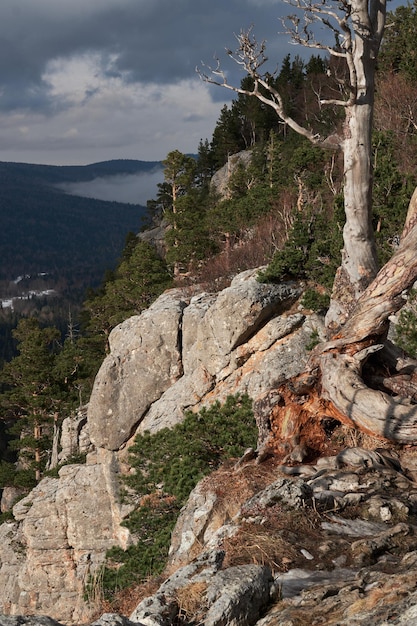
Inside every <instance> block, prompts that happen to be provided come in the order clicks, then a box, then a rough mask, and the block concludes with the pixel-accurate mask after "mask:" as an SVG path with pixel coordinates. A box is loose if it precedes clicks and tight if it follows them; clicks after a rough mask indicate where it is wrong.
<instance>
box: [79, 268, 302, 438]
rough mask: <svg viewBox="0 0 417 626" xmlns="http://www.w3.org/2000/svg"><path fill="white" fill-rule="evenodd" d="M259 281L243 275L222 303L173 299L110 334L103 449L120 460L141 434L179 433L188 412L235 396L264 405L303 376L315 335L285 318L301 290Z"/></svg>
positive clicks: (99, 425)
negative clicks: (119, 453)
mask: <svg viewBox="0 0 417 626" xmlns="http://www.w3.org/2000/svg"><path fill="white" fill-rule="evenodd" d="M257 274H258V270H249V271H246V272H243V273H242V274H239V275H238V276H236V277H235V278H234V280H233V281H232V283H231V285H230V287H228V288H227V289H225V290H223V291H222V292H220V293H219V294H205V293H203V294H199V295H198V296H195V297H193V298H191V300H190V301H189V300H187V298H186V297H184V294H182V292H181V291H180V290H171V291H168V292H166V293H165V294H163V295H162V296H161V297H160V298H158V300H157V301H156V302H154V304H153V305H152V306H151V307H150V308H149V309H148V310H147V311H145V312H144V313H142V314H141V315H140V316H135V317H132V318H130V319H129V320H126V321H125V322H123V323H122V324H120V325H119V326H117V327H116V328H115V329H114V330H113V331H112V333H111V334H110V354H109V356H108V357H107V358H106V359H105V360H104V362H103V364H102V366H101V368H100V371H99V373H98V374H97V377H96V380H95V383H94V388H93V392H92V394H91V398H90V402H89V407H88V430H89V434H90V438H91V441H92V442H93V443H94V444H95V446H97V447H102V448H107V449H109V450H117V449H119V448H120V447H121V446H123V445H124V444H125V443H126V442H127V441H128V440H129V438H130V437H131V436H132V435H133V433H134V431H135V430H136V429H137V430H138V431H139V432H143V431H145V430H149V431H150V432H156V431H157V430H159V429H160V428H164V427H167V426H168V427H171V426H173V425H174V424H176V423H178V422H179V421H181V420H182V419H183V412H184V410H185V409H188V408H195V409H198V408H199V407H200V406H201V405H203V404H208V403H212V402H213V401H214V400H215V399H216V398H218V399H219V400H224V399H225V398H226V396H227V395H230V394H235V393H237V392H241V393H244V392H246V393H248V394H249V395H251V396H253V397H256V396H257V395H259V394H260V393H262V392H263V391H265V389H269V388H270V387H271V385H272V384H273V382H274V381H276V380H277V377H280V376H281V377H283V378H285V377H286V376H287V375H288V376H289V375H291V374H292V373H294V372H297V371H299V369H300V368H301V367H302V365H303V363H304V362H305V360H306V353H305V343H306V338H307V337H308V335H309V333H311V329H310V328H308V327H306V328H305V329H304V331H303V330H302V324H303V321H304V316H302V315H301V314H299V313H296V314H293V315H290V316H288V315H285V312H286V310H287V309H288V308H289V307H290V306H291V305H292V304H293V303H294V301H295V300H296V299H297V298H298V297H299V296H300V295H301V289H300V288H299V287H298V286H297V285H296V284H292V283H284V284H280V285H264V284H261V283H259V282H258V281H257V280H256V276H257ZM297 330H299V332H298V339H295V338H294V335H295V334H296V332H297ZM288 336H291V339H288V340H287V341H286V340H285V337H288ZM290 343H291V345H290ZM260 361H261V362H260Z"/></svg>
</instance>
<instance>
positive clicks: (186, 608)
mask: <svg viewBox="0 0 417 626" xmlns="http://www.w3.org/2000/svg"><path fill="white" fill-rule="evenodd" d="M206 591H207V584H206V583H204V582H196V583H190V584H189V585H186V586H185V587H181V588H180V589H177V591H176V601H177V604H178V612H179V617H180V619H181V620H182V621H185V622H188V621H190V620H192V621H193V623H197V624H198V623H200V621H201V620H202V618H203V616H204V613H205V612H206V611H207V603H206Z"/></svg>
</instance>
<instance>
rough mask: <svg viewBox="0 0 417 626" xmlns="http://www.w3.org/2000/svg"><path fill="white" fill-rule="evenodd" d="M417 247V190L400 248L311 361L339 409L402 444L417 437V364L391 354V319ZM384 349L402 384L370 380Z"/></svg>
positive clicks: (409, 280)
mask: <svg viewBox="0 0 417 626" xmlns="http://www.w3.org/2000/svg"><path fill="white" fill-rule="evenodd" d="M416 249H417V189H416V190H415V191H414V194H413V196H412V198H411V201H410V205H409V209H408V214H407V218H406V223H405V226H404V230H403V234H402V238H401V242H400V245H399V247H398V250H397V251H396V253H395V254H394V255H393V257H392V258H391V259H390V261H388V263H387V264H386V265H385V266H384V267H383V268H382V269H381V270H380V271H379V273H378V274H377V276H376V277H375V279H374V281H373V282H372V283H371V284H370V285H369V286H368V288H367V289H366V290H365V291H364V292H363V294H362V295H361V296H360V298H359V300H358V301H357V304H356V306H355V308H354V309H353V311H352V314H351V316H350V318H349V320H348V321H347V322H346V323H345V325H344V326H343V328H342V329H341V330H340V332H339V333H338V334H337V335H335V337H334V338H333V339H332V340H331V341H329V342H327V343H325V344H324V345H321V346H318V348H317V351H316V353H315V354H313V355H312V358H311V362H310V367H311V368H312V369H313V368H315V367H319V369H320V372H321V395H322V398H323V399H325V400H327V401H330V402H331V403H332V404H333V406H334V407H335V409H336V412H338V413H340V414H341V415H344V416H346V417H347V418H348V420H349V421H350V422H351V424H352V425H353V426H355V427H357V428H359V429H361V430H364V431H366V432H370V433H373V434H375V435H377V436H380V437H384V438H387V439H390V440H393V441H397V442H400V443H407V442H412V441H415V440H416V438H417V405H416V404H413V402H415V400H412V398H414V397H415V384H416V374H417V363H415V362H414V361H412V360H411V359H409V360H408V361H407V362H406V363H405V364H404V360H402V359H400V358H399V357H397V358H396V359H393V358H392V354H393V350H392V348H391V350H390V351H389V353H387V349H385V350H384V347H385V346H386V345H387V343H386V339H385V338H386V334H387V330H388V323H389V317H390V316H391V315H393V314H394V313H396V312H397V311H398V310H399V309H400V308H401V307H402V306H403V305H404V302H405V301H404V294H405V293H406V292H408V290H409V289H410V288H411V286H412V285H413V284H414V283H415V281H416V280H417V255H416ZM378 342H380V343H378ZM379 351H380V352H379ZM378 352H379V354H378V357H379V361H381V362H382V361H384V360H385V362H386V366H387V370H388V369H389V370H390V372H391V376H394V375H400V376H401V385H399V384H398V385H390V384H386V385H385V387H386V388H387V390H386V391H383V390H381V389H371V388H369V387H368V386H367V384H365V382H364V380H363V367H364V365H365V364H366V362H367V360H368V358H369V357H370V355H371V354H376V353H378ZM398 353H400V351H399V350H398ZM391 380H392V378H391ZM390 387H391V390H390V389H389V388H390ZM396 392H397V393H396ZM393 394H395V395H393ZM400 394H401V395H400Z"/></svg>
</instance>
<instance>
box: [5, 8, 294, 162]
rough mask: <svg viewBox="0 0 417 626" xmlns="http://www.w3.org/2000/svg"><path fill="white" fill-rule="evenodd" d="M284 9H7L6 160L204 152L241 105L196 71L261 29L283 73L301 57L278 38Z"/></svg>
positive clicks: (146, 157) (149, 157) (85, 159)
mask: <svg viewBox="0 0 417 626" xmlns="http://www.w3.org/2000/svg"><path fill="white" fill-rule="evenodd" d="M284 9H285V10H284ZM283 11H284V12H287V11H288V6H286V5H285V4H283V3H282V2H280V1H279V0H278V1H277V0H1V2H0V160H1V161H20V162H30V163H46V164H56V165H68V164H87V163H93V162H96V161H103V160H107V159H117V158H129V159H130V158H133V159H141V160H145V161H151V160H161V159H163V158H165V156H166V155H167V153H168V152H169V151H170V150H174V149H179V150H181V151H182V152H196V149H197V146H198V143H199V141H200V139H205V138H209V139H210V138H211V135H212V132H213V129H214V125H215V123H216V120H217V119H218V116H219V113H220V110H221V107H222V105H223V104H224V102H227V101H230V97H231V96H230V93H229V92H227V91H226V90H223V89H220V88H216V87H213V86H211V87H210V86H208V85H207V84H205V83H203V82H201V80H200V79H199V77H198V76H197V74H196V72H195V66H196V65H198V64H200V62H201V61H202V60H203V61H206V62H208V63H210V62H211V61H212V59H213V55H215V54H217V55H219V56H221V55H223V53H224V50H225V48H226V47H227V48H232V49H234V48H235V37H234V33H238V32H239V31H240V30H241V29H242V28H243V29H246V28H248V27H249V26H250V25H251V24H253V25H254V32H255V33H256V36H257V37H258V39H266V40H267V41H268V44H269V45H268V53H269V55H270V57H271V58H274V59H276V61H277V62H278V63H279V64H280V63H281V61H282V59H283V57H284V55H285V54H286V53H287V52H288V51H290V52H292V53H293V54H294V55H295V54H297V53H300V52H302V50H300V49H299V48H298V47H292V46H290V45H289V43H288V37H285V36H280V35H279V31H280V30H282V26H281V23H280V21H279V19H278V16H279V14H280V12H281V13H282V12H283ZM239 80H240V78H239Z"/></svg>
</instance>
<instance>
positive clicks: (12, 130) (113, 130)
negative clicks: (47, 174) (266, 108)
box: [0, 53, 223, 164]
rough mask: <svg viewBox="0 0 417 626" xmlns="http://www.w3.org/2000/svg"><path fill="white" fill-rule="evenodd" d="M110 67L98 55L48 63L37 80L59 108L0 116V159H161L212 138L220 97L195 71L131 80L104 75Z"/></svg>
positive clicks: (194, 149)
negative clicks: (173, 77)
mask: <svg viewBox="0 0 417 626" xmlns="http://www.w3.org/2000/svg"><path fill="white" fill-rule="evenodd" d="M108 68H109V64H108V63H107V65H105V64H104V63H103V60H102V57H101V56H100V55H99V54H96V53H89V54H87V53H86V54H84V55H81V56H77V57H72V58H70V59H63V58H60V59H54V60H52V61H51V62H50V63H49V64H48V66H47V70H46V71H45V74H44V76H43V79H44V81H45V82H47V84H48V85H49V89H50V93H51V96H52V97H53V98H54V100H55V102H56V103H58V104H57V106H56V107H55V109H54V110H52V112H48V115H40V114H39V113H31V112H29V111H28V112H27V113H25V114H17V115H16V114H11V113H7V112H4V113H0V132H1V136H2V142H1V145H0V160H30V161H32V162H43V163H52V162H59V163H62V164H65V163H74V164H75V163H85V162H91V161H90V159H91V158H92V160H98V159H97V154H98V153H100V154H101V155H102V156H101V157H100V160H105V159H107V158H109V159H110V158H138V159H142V160H161V159H163V158H165V156H166V154H167V153H168V152H169V151H170V150H174V149H178V150H181V151H183V152H196V150H197V147H198V143H199V141H200V139H205V138H206V137H208V138H211V134H212V131H213V128H214V125H215V122H216V120H217V119H218V116H219V112H220V109H221V107H222V106H223V102H214V101H213V99H212V96H211V91H210V88H209V87H208V86H207V85H206V84H205V83H202V82H201V81H200V80H199V79H198V78H197V76H196V77H195V78H193V79H187V80H182V81H179V82H177V83H175V84H159V83H151V84H149V83H133V82H128V81H126V80H125V77H124V76H123V75H120V74H119V75H118V76H113V77H110V78H109V77H108V75H107V74H106V72H107V71H108ZM23 119H24V121H25V123H24V124H23V123H22V121H23ZM22 129H24V132H23V130H22ZM19 153H21V154H25V155H26V156H25V157H24V159H22V158H20V157H19ZM94 154H95V155H96V157H94V156H93V155H94ZM89 155H91V157H90V156H89Z"/></svg>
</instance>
